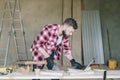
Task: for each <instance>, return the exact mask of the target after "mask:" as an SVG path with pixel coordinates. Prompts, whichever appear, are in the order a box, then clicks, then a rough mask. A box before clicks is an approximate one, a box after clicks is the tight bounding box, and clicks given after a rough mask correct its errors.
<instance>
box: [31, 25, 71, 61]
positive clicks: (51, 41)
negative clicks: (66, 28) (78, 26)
mask: <svg viewBox="0 0 120 80" xmlns="http://www.w3.org/2000/svg"><path fill="white" fill-rule="evenodd" d="M59 27H60V25H58V24H48V25H46V26H45V27H44V28H43V29H42V31H41V32H40V33H39V35H38V36H37V38H36V39H35V40H34V41H33V44H32V46H31V49H30V51H31V52H32V58H33V60H34V61H42V60H45V58H44V56H43V55H42V53H40V51H38V50H39V48H43V49H44V50H45V51H46V52H47V53H48V54H49V55H50V54H51V53H52V51H53V50H56V54H55V55H54V59H55V60H59V58H60V55H61V52H62V49H63V52H64V54H65V56H67V57H68V59H69V57H71V49H70V43H69V37H63V39H62V42H61V43H60V44H59V46H58V47H56V44H57V39H58V28H59ZM38 52H39V53H38Z"/></svg>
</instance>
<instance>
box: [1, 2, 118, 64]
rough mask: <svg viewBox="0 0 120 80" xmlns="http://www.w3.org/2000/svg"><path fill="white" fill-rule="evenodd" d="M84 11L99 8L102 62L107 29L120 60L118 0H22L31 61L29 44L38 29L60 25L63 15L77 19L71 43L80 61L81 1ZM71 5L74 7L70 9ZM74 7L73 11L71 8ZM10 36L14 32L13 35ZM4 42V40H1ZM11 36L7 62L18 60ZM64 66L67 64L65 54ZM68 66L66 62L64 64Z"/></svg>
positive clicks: (113, 53)
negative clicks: (50, 25) (49, 24)
mask: <svg viewBox="0 0 120 80" xmlns="http://www.w3.org/2000/svg"><path fill="white" fill-rule="evenodd" d="M4 1H5V0H1V1H0V20H1V17H2V10H3V6H4ZM80 1H83V4H82V9H83V10H100V15H101V25H102V26H101V28H102V37H103V48H104V55H105V63H107V60H108V59H109V53H110V52H109V49H108V39H107V33H106V29H107V28H108V30H109V37H110V45H111V54H112V57H113V58H114V59H116V60H117V62H118V63H119V62H120V59H119V57H120V54H119V52H120V49H119V48H120V43H119V41H120V36H119V34H120V31H119V30H120V27H119V26H120V24H119V23H120V15H119V14H120V9H119V7H120V5H119V4H120V0H73V4H71V2H72V0H21V3H22V4H21V5H22V18H23V23H24V29H25V37H26V41H27V51H28V55H29V59H30V60H31V53H30V51H29V49H30V46H31V43H32V42H33V40H34V38H35V37H36V36H37V35H38V33H39V31H40V30H41V29H42V28H43V26H44V25H46V24H48V23H58V24H61V23H62V21H63V20H64V19H65V18H66V17H71V16H72V17H73V18H75V19H76V20H77V21H78V24H79V29H78V30H77V31H76V32H75V33H74V35H73V36H72V38H71V46H72V52H73V56H74V57H75V58H76V59H77V61H79V62H81V63H82V59H81V55H82V50H81V2H80ZM71 6H73V8H71ZM71 10H73V11H71ZM12 36H13V34H12ZM2 44H4V42H3V43H2ZM16 56H17V55H16V53H15V47H14V42H13V38H12V39H11V47H10V53H9V55H8V63H12V62H14V61H16V60H17V57H16ZM63 59H64V60H65V61H64V62H63V63H61V64H63V65H66V64H67V63H68V60H66V58H65V57H63ZM67 65H69V63H68V64H67Z"/></svg>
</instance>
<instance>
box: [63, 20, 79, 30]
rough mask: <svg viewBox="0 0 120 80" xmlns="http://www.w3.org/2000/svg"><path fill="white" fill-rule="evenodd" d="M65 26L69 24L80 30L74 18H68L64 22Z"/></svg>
mask: <svg viewBox="0 0 120 80" xmlns="http://www.w3.org/2000/svg"><path fill="white" fill-rule="evenodd" d="M63 24H68V25H70V26H72V27H73V28H74V29H77V28H78V25H77V22H76V20H75V19H73V18H66V19H65V21H64V22H63Z"/></svg>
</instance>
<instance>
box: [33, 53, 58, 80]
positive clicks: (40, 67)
mask: <svg viewBox="0 0 120 80" xmlns="http://www.w3.org/2000/svg"><path fill="white" fill-rule="evenodd" d="M54 54H55V53H54V51H53V52H52V54H51V55H50V57H51V58H53V57H54ZM36 68H39V69H43V68H44V65H42V66H37V65H36V64H33V71H34V69H36ZM47 68H48V69H49V70H52V69H50V68H49V66H48V67H47ZM32 80H40V79H32ZM51 80H59V79H51Z"/></svg>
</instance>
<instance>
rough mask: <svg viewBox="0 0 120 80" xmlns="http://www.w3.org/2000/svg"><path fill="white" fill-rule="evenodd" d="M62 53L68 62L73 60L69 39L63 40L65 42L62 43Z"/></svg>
mask: <svg viewBox="0 0 120 80" xmlns="http://www.w3.org/2000/svg"><path fill="white" fill-rule="evenodd" d="M63 52H64V54H65V56H66V57H67V58H68V59H69V60H71V59H72V58H73V57H72V53H71V47H70V42H69V38H65V41H64V42H63Z"/></svg>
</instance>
